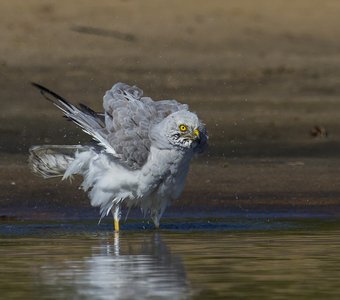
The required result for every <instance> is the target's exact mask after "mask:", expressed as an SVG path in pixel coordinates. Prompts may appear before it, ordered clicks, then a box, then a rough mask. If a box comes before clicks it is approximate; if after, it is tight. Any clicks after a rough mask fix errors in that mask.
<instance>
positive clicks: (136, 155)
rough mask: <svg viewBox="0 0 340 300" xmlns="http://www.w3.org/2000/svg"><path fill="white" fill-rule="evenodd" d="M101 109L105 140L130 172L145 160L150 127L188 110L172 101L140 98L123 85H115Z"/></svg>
mask: <svg viewBox="0 0 340 300" xmlns="http://www.w3.org/2000/svg"><path fill="white" fill-rule="evenodd" d="M103 105H104V110H105V124H106V129H107V131H108V136H107V140H108V142H109V143H110V145H111V146H112V147H113V148H114V149H115V151H116V152H117V153H118V154H119V155H120V157H121V160H122V162H123V163H124V164H125V165H127V166H128V167H130V168H132V169H139V168H141V167H142V166H143V165H144V163H145V162H146V160H147V158H148V155H149V152H150V145H151V141H150V139H149V130H150V127H151V126H152V125H153V124H157V123H159V122H160V121H162V120H163V119H164V118H165V117H167V116H168V115H169V114H171V113H173V112H176V111H178V110H188V106H187V105H185V104H180V103H178V102H177V101H175V100H162V101H153V100H152V99H151V98H149V97H143V91H142V90H141V89H139V88H138V87H136V86H132V87H131V86H129V85H127V84H124V83H117V84H115V85H114V86H113V87H112V89H111V90H109V91H107V92H106V94H105V96H104V104H103Z"/></svg>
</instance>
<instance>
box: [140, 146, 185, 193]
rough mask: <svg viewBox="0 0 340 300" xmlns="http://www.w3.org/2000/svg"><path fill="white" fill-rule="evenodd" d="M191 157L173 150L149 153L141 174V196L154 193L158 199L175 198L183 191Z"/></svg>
mask: <svg viewBox="0 0 340 300" xmlns="http://www.w3.org/2000/svg"><path fill="white" fill-rule="evenodd" d="M191 157H192V154H191V153H187V152H180V151H174V150H158V151H153V152H151V155H150V157H149V159H148V161H147V163H146V165H145V166H144V168H143V169H142V172H141V178H140V183H141V184H140V188H141V189H140V191H141V192H142V194H143V196H148V195H150V194H154V193H156V195H157V196H159V197H168V198H177V196H178V195H179V194H180V193H181V191H182V189H183V185H184V181H185V177H186V175H187V173H188V169H189V163H190V160H191Z"/></svg>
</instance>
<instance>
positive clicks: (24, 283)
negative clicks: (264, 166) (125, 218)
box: [0, 218, 340, 299]
mask: <svg viewBox="0 0 340 300" xmlns="http://www.w3.org/2000/svg"><path fill="white" fill-rule="evenodd" d="M123 227H124V230H123V231H122V232H121V233H119V234H114V233H113V232H112V231H111V228H112V227H111V224H109V223H104V224H102V225H100V226H98V225H97V224H96V222H90V221H88V222H85V223H80V222H71V221H68V222H62V223H60V222H42V223H36V222H19V221H15V222H2V223H1V226H0V237H1V239H0V265H1V274H0V292H1V295H2V297H3V299H218V298H220V299H292V298H293V299H295V298H299V299H325V298H328V299H339V297H340V284H339V278H340V256H339V253H340V239H339V234H340V222H338V221H337V220H326V219H304V218H302V219H301V218H300V219H299V218H298V219H274V220H273V219H271V220H270V219H268V218H253V219H242V218H227V219H223V218H220V219H213V220H212V219H210V220H207V219H187V220H184V219H168V220H165V222H164V223H163V228H162V229H161V230H159V231H156V230H153V229H152V227H151V226H150V225H148V224H143V223H142V222H141V221H140V220H136V221H130V222H128V223H127V224H125V225H124V226H123ZM143 228H144V229H143Z"/></svg>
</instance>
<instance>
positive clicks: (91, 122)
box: [32, 82, 118, 157]
mask: <svg viewBox="0 0 340 300" xmlns="http://www.w3.org/2000/svg"><path fill="white" fill-rule="evenodd" d="M32 85H33V86H34V87H36V88H38V89H39V90H40V93H41V94H42V95H43V96H44V97H45V98H46V99H47V100H49V101H51V102H52V103H53V104H54V105H55V106H56V107H58V108H59V109H60V110H62V111H63V113H64V114H65V117H66V118H68V119H70V120H72V121H73V122H74V123H76V124H77V125H78V126H80V127H81V128H82V130H83V131H84V132H86V133H87V134H89V135H91V136H92V137H93V139H94V140H95V141H97V142H98V144H99V145H100V146H102V147H104V148H105V151H106V152H108V153H110V154H112V155H114V156H115V157H118V155H117V153H116V151H115V149H113V148H112V147H111V145H110V144H109V143H108V141H107V136H106V133H105V131H106V130H105V121H104V117H103V115H102V114H98V113H96V112H95V111H93V110H92V109H91V108H89V107H87V106H86V105H84V104H79V107H76V106H74V105H73V104H71V103H69V102H68V101H67V100H66V99H65V98H63V97H61V96H60V95H58V94H56V93H55V92H52V91H51V90H49V89H47V88H45V87H44V86H42V85H40V84H37V83H33V82H32Z"/></svg>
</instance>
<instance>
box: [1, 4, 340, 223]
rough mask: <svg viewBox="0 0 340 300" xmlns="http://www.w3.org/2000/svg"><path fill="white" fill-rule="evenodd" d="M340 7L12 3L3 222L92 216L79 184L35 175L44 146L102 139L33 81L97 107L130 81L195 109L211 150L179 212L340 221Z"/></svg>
mask: <svg viewBox="0 0 340 300" xmlns="http://www.w3.org/2000/svg"><path fill="white" fill-rule="evenodd" d="M339 9H340V3H339V2H338V1H335V0H334V1H331V0H329V1H326V2H325V1H321V0H299V1H294V2H292V1H283V0H275V1H270V0H258V1H251V0H249V1H246V0H244V1H236V0H235V1H234V0H229V1H200V0H195V1H194V0H188V1H179V0H178V1H176V0H175V1H159V0H146V1H137V0H122V1H111V0H98V1H89V0H83V1H81V2H79V1H73V2H70V1H65V0H60V1H43V0H26V1H19V0H12V1H1V2H0V39H1V44H0V103H1V110H0V154H1V156H0V157H1V158H0V164H1V168H0V205H1V210H2V212H1V213H0V214H1V215H6V216H7V215H13V214H17V215H20V216H24V217H25V216H26V217H41V218H44V217H46V215H44V213H46V211H47V210H48V209H49V208H51V207H53V212H54V213H55V212H57V211H58V208H60V212H59V216H64V215H65V214H67V213H65V209H63V208H64V207H68V208H71V207H74V210H72V209H70V210H69V212H71V211H73V214H75V213H76V212H79V208H80V207H81V208H82V209H83V211H84V212H85V211H86V210H87V209H90V208H89V204H88V200H87V197H86V195H85V194H84V193H83V192H81V191H78V189H77V187H76V185H70V184H69V183H61V182H60V180H59V179H55V180H54V179H53V180H48V181H47V180H43V179H41V178H38V177H35V176H34V175H32V174H31V173H30V171H29V169H28V166H27V157H28V148H29V147H30V146H31V145H39V144H76V143H80V142H81V143H85V142H88V141H89V137H88V136H86V135H85V134H83V133H82V132H81V130H80V129H78V128H77V127H76V126H75V125H73V124H71V123H70V122H66V121H65V120H64V119H63V118H62V114H61V112H60V111H59V110H58V109H56V108H55V107H53V105H51V104H50V103H48V102H47V101H45V100H44V99H43V97H42V96H41V95H40V94H39V92H38V91H37V90H36V89H34V88H33V87H32V86H31V85H30V82H32V81H33V82H37V83H40V84H42V85H45V86H46V87H48V88H50V89H51V90H53V91H55V92H57V93H58V94H61V95H62V96H64V97H65V98H67V99H69V100H70V101H72V102H73V103H79V102H82V103H84V104H86V105H88V106H90V107H92V108H93V109H94V110H97V111H100V110H101V109H102V97H103V95H104V93H105V91H106V90H108V89H110V88H111V86H112V85H113V84H114V83H116V82H118V81H121V82H126V83H128V84H131V85H134V84H135V85H138V86H139V87H140V88H142V89H143V90H144V94H145V95H147V96H151V97H152V98H153V99H177V100H178V101H180V102H183V103H188V104H189V105H190V108H191V110H192V111H195V112H197V113H198V115H199V116H200V117H201V119H202V120H203V121H204V122H205V123H206V124H207V128H208V132H209V136H210V140H209V142H210V147H209V150H208V152H207V153H206V154H204V155H203V156H202V157H200V158H198V159H196V160H195V162H194V163H193V166H192V169H191V173H190V174H189V178H188V182H187V186H186V189H185V191H184V193H183V195H182V197H181V199H180V200H179V201H178V202H176V203H175V205H174V208H173V209H178V208H182V209H185V208H186V207H190V209H191V211H193V210H192V208H197V211H199V212H202V211H206V210H208V209H209V208H219V207H223V208H227V209H234V210H239V211H240V212H244V213H251V212H252V211H254V210H257V211H268V210H272V209H273V208H275V209H279V210H280V211H290V212H292V213H304V212H305V211H310V210H313V211H316V212H320V213H323V212H327V213H332V214H337V213H338V212H339V209H338V207H339V204H340V182H339V178H340V170H339V167H340V142H339V141H340V120H339V115H340V100H339V94H340V85H339V82H340V68H339V65H340V39H339V38H338V37H339V34H340V18H339ZM203 207H204V209H203ZM34 213H36V214H35V215H34ZM96 213H97V212H95V211H93V210H89V214H91V216H96ZM170 213H171V210H170ZM84 214H85V213H84Z"/></svg>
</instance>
